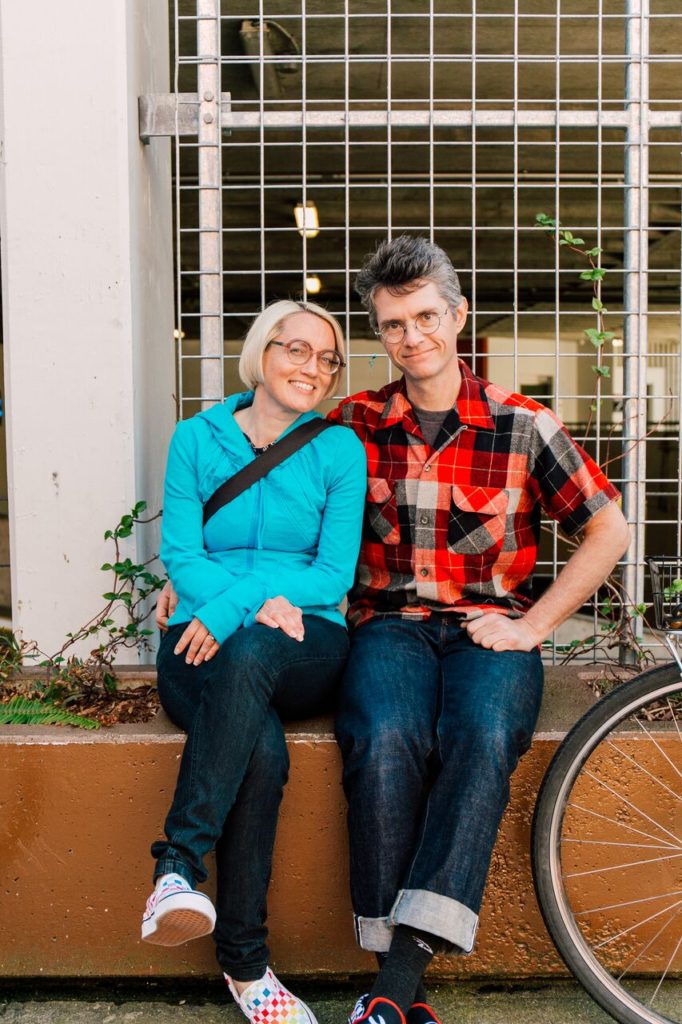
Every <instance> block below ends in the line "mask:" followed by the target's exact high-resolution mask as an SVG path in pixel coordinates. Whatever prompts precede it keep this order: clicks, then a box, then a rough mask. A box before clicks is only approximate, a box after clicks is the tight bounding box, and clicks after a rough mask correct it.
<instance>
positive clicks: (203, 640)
mask: <svg viewBox="0 0 682 1024" xmlns="http://www.w3.org/2000/svg"><path fill="white" fill-rule="evenodd" d="M219 647H220V644H219V643H218V641H217V640H216V638H215V637H214V636H213V634H212V633H209V631H208V630H207V629H206V626H205V625H204V624H203V622H199V620H198V619H192V621H191V622H190V624H189V626H188V627H187V629H186V630H185V632H184V633H183V634H182V636H181V637H180V639H179V640H178V642H177V644H176V645H175V650H174V651H173V654H182V652H183V651H184V650H185V648H187V653H186V655H185V661H186V662H187V664H188V665H201V663H202V661H210V660H211V658H212V657H213V656H214V655H215V654H216V653H217V652H218V648H219Z"/></svg>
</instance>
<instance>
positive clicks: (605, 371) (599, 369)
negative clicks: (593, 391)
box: [592, 366, 611, 377]
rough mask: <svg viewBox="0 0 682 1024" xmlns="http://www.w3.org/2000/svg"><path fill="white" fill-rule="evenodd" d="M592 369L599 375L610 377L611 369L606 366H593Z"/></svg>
mask: <svg viewBox="0 0 682 1024" xmlns="http://www.w3.org/2000/svg"><path fill="white" fill-rule="evenodd" d="M592 369H593V370H594V372H595V373H596V374H597V375H598V376H599V377H610V376H611V370H610V369H609V367H608V366H593V367H592Z"/></svg>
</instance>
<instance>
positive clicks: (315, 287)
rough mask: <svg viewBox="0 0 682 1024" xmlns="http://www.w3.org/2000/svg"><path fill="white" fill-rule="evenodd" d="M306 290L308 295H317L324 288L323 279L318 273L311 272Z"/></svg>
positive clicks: (307, 279)
mask: <svg viewBox="0 0 682 1024" xmlns="http://www.w3.org/2000/svg"><path fill="white" fill-rule="evenodd" d="M305 290H306V294H307V295H317V294H318V293H319V292H320V291H321V290H322V281H321V280H320V278H319V277H318V276H317V274H309V276H308V277H306V279H305Z"/></svg>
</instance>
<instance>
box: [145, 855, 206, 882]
mask: <svg viewBox="0 0 682 1024" xmlns="http://www.w3.org/2000/svg"><path fill="white" fill-rule="evenodd" d="M162 875H180V877H181V878H184V879H185V881H186V882H187V884H188V885H191V887H192V888H193V889H194V888H195V887H196V879H195V877H194V872H193V871H192V869H191V868H190V867H188V865H187V864H186V862H185V861H184V860H179V859H177V858H175V857H164V858H163V859H162V860H157V862H156V865H155V867H154V882H155V883H156V882H157V881H158V879H159V878H161V876H162Z"/></svg>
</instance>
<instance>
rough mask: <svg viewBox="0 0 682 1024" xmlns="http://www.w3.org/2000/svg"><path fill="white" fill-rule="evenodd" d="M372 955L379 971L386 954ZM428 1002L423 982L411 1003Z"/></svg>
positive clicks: (438, 951)
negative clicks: (375, 959)
mask: <svg viewBox="0 0 682 1024" xmlns="http://www.w3.org/2000/svg"><path fill="white" fill-rule="evenodd" d="M435 952H437V953H440V952H441V951H440V950H435ZM374 955H375V957H376V958H377V963H378V964H379V970H381V968H382V967H383V966H384V964H385V963H386V957H387V956H388V953H375V954H374ZM428 1001H429V997H428V996H427V994H426V989H425V988H424V982H423V981H420V982H419V984H418V985H417V991H416V992H415V994H414V999H413V1000H412V1002H413V1003H428Z"/></svg>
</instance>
